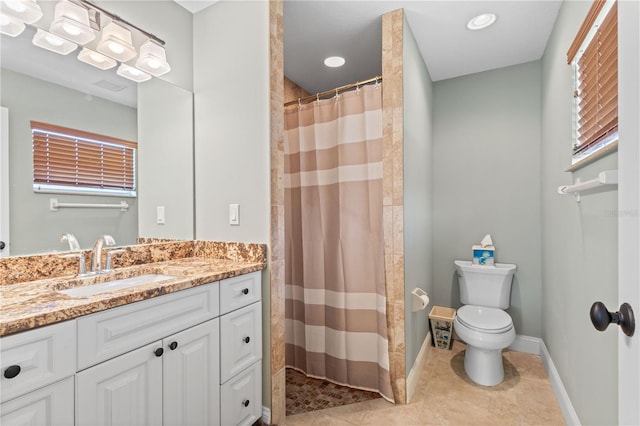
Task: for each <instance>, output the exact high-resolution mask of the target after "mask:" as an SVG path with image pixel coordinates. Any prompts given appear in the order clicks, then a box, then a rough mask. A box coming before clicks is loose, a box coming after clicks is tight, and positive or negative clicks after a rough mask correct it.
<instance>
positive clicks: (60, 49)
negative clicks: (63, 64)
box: [32, 28, 78, 55]
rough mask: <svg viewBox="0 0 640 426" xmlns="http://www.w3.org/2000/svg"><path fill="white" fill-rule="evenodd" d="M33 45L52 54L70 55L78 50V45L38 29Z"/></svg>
mask: <svg viewBox="0 0 640 426" xmlns="http://www.w3.org/2000/svg"><path fill="white" fill-rule="evenodd" d="M32 41H33V44H35V45H36V46H38V47H42V48H43V49H47V50H50V51H51V52H55V53H59V54H61V55H68V54H69V53H71V52H73V51H74V50H76V48H77V47H78V45H77V44H75V43H72V42H70V41H69V40H65V39H63V38H62V37H58V36H57V35H55V34H51V33H48V32H46V31H45V30H41V29H40V28H38V31H37V32H36V34H35V35H34V36H33V40H32Z"/></svg>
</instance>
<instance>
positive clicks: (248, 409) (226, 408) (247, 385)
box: [220, 361, 262, 425]
mask: <svg viewBox="0 0 640 426" xmlns="http://www.w3.org/2000/svg"><path fill="white" fill-rule="evenodd" d="M220 405H221V407H222V412H221V416H220V420H221V421H220V423H221V424H223V425H251V424H253V423H254V422H255V421H256V420H258V419H259V418H260V416H261V415H262V361H259V362H256V363H255V364H253V365H252V366H251V367H250V368H247V369H246V370H245V371H243V372H242V373H240V374H238V375H237V376H236V377H234V378H233V379H232V380H230V381H228V382H227V383H225V384H224V385H222V390H221V397H220Z"/></svg>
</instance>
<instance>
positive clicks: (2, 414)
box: [0, 377, 73, 426]
mask: <svg viewBox="0 0 640 426" xmlns="http://www.w3.org/2000/svg"><path fill="white" fill-rule="evenodd" d="M0 424H3V425H11V426H23V425H24V426H27V425H29V426H31V425H51V426H69V425H72V424H73V377H68V378H66V379H64V380H62V381H60V382H57V383H54V384H52V385H49V386H46V387H44V388H41V389H38V390H35V391H33V392H30V393H28V394H26V395H24V396H21V397H19V398H16V399H12V400H11V401H7V402H5V403H3V404H1V405H0Z"/></svg>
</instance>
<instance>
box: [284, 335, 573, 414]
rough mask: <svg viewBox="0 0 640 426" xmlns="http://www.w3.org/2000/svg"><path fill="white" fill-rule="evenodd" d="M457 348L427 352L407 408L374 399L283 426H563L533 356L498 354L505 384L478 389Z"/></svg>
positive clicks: (460, 346)
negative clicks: (426, 358)
mask: <svg viewBox="0 0 640 426" xmlns="http://www.w3.org/2000/svg"><path fill="white" fill-rule="evenodd" d="M464 350H465V345H464V343H462V342H458V341H455V342H454V344H453V348H452V350H450V351H447V350H442V349H435V348H431V352H430V354H429V358H428V361H427V363H426V365H425V367H424V369H423V371H422V372H421V375H420V381H419V384H418V387H417V390H416V394H415V395H414V397H413V400H412V401H411V403H409V404H407V405H393V404H390V403H389V402H387V401H385V400H384V399H382V398H380V399H375V400H371V401H366V402H361V403H357V404H352V405H345V406H342V407H335V408H328V409H325V410H320V411H313V412H310V413H303V414H298V415H295V416H290V417H287V418H286V421H285V423H284V424H285V425H287V426H295V425H336V426H340V425H345V426H348V425H381V426H382V425H564V424H565V421H564V418H563V416H562V412H561V411H560V406H559V405H558V401H557V399H556V397H555V394H554V393H553V389H552V387H551V383H550V382H549V379H548V377H547V373H546V371H545V369H544V366H543V364H542V360H541V359H540V357H539V356H536V355H529V354H524V353H520V352H510V351H505V352H503V361H504V366H505V380H504V381H503V382H502V383H501V384H500V385H498V386H494V387H483V386H479V385H476V384H475V383H473V382H471V381H470V380H469V379H468V378H467V376H466V373H465V372H464Z"/></svg>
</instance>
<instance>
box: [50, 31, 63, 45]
mask: <svg viewBox="0 0 640 426" xmlns="http://www.w3.org/2000/svg"><path fill="white" fill-rule="evenodd" d="M45 40H47V43H49V44H50V45H52V46H62V43H64V40H62V39H61V38H59V37H56V36H53V35H50V34H49V35H47V36H45Z"/></svg>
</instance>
